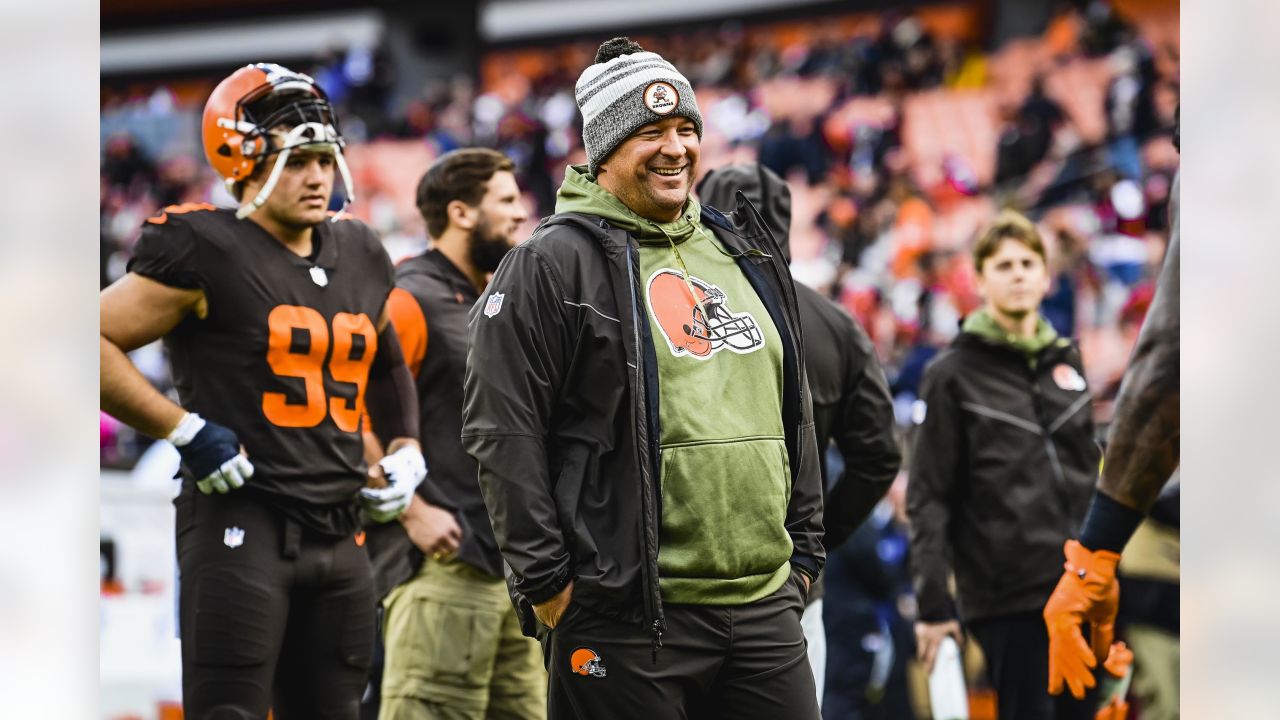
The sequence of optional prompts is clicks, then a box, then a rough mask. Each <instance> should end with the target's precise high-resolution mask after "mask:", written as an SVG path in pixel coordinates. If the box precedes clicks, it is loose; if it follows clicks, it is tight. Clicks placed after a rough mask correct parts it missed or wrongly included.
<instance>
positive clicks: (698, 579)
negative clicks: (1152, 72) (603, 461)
mask: <svg viewBox="0 0 1280 720" xmlns="http://www.w3.org/2000/svg"><path fill="white" fill-rule="evenodd" d="M556 212H577V213H584V214H589V215H595V216H598V217H601V218H604V219H605V220H606V221H608V222H609V223H610V224H612V225H614V226H615V227H618V228H621V229H623V230H626V231H627V232H628V233H629V234H630V235H631V236H632V237H633V238H635V239H636V241H637V242H638V243H639V256H640V271H641V272H640V284H641V295H642V296H643V299H644V304H645V308H646V310H647V312H646V315H647V316H648V319H649V327H650V330H651V331H652V336H653V342H654V345H655V347H654V350H655V354H656V356H657V358H658V387H659V395H660V397H659V399H658V408H659V417H660V419H661V425H662V435H661V445H660V446H661V486H662V519H661V525H662V532H661V539H660V548H659V552H658V571H659V586H660V587H661V590H662V599H663V600H664V601H665V602H670V603H690V604H697V605H737V604H742V603H749V602H754V601H756V600H759V599H761V598H763V597H766V596H768V595H769V594H771V593H773V592H774V591H775V590H777V589H778V588H779V587H781V586H782V584H783V583H784V582H786V580H787V576H788V574H789V572H790V564H789V562H788V560H789V559H790V557H791V550H792V544H791V538H790V536H789V535H788V534H787V530H786V526H785V520H786V514H787V504H788V501H789V499H790V497H791V471H790V464H789V460H788V457H787V447H786V437H785V431H784V429H783V425H782V391H783V374H782V367H783V365H782V364H783V350H782V340H781V337H780V336H779V334H778V331H777V328H775V327H774V325H773V322H772V320H771V319H770V317H769V313H768V311H767V310H766V309H765V307H764V304H763V303H762V302H761V301H760V298H759V297H758V296H757V295H756V293H755V291H754V290H753V289H752V287H751V285H750V283H749V282H748V280H747V278H746V276H744V275H743V274H742V271H741V270H740V269H739V268H738V265H737V262H736V261H735V260H734V256H733V255H732V254H730V253H729V252H728V251H727V250H725V249H724V248H723V247H721V245H720V243H719V241H717V240H716V239H715V237H714V236H713V235H712V234H711V232H710V231H709V230H707V229H706V228H705V227H703V226H702V224H701V222H700V221H699V217H700V214H701V208H700V206H699V205H698V202H697V201H696V200H694V199H693V198H690V199H689V202H688V204H687V205H686V206H685V209H684V213H683V214H682V215H681V216H680V217H679V218H678V219H676V220H675V221H673V222H670V223H656V222H653V221H651V220H647V219H645V218H642V217H640V216H639V215H636V214H635V213H633V212H632V211H631V210H630V209H628V208H627V207H626V206H625V205H623V204H622V202H621V201H620V200H618V199H617V198H616V197H614V195H613V194H611V193H610V192H608V191H607V190H605V189H604V188H602V187H600V186H599V185H597V184H596V183H595V180H594V178H592V177H591V176H589V175H587V174H586V168H585V167H571V168H569V169H568V170H567V171H566V173H565V181H564V184H563V185H561V187H560V191H559V193H558V195H557V198H556Z"/></svg>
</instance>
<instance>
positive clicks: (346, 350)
mask: <svg viewBox="0 0 1280 720" xmlns="http://www.w3.org/2000/svg"><path fill="white" fill-rule="evenodd" d="M357 337H362V338H364V342H363V343H362V345H363V348H361V347H360V345H358V344H357V343H356V338H357ZM377 351H378V333H377V331H376V330H374V329H373V323H372V322H369V316H368V315H365V314H364V313H361V314H359V315H352V314H350V313H338V314H337V315H334V316H333V359H332V360H330V361H329V374H330V375H332V376H333V379H334V380H337V381H338V382H341V383H351V384H352V385H355V386H356V398H355V402H354V403H351V404H348V403H350V401H349V400H348V399H346V398H340V397H335V398H329V414H330V415H332V416H333V422H334V423H335V424H336V425H337V426H338V427H339V428H342V430H344V431H346V432H356V431H357V430H359V429H360V416H361V415H363V414H364V388H365V385H366V384H367V383H368V382H369V365H370V363H372V362H373V354H374V353H375V352H377Z"/></svg>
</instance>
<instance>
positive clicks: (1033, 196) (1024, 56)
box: [101, 0, 1178, 464]
mask: <svg viewBox="0 0 1280 720" xmlns="http://www.w3.org/2000/svg"><path fill="white" fill-rule="evenodd" d="M1129 4H1136V5H1137V6H1138V7H1140V8H1145V7H1148V6H1156V5H1157V4H1155V3H1142V2H1138V3H1129ZM1120 5H1124V3H1118V2H1117V3H1115V4H1113V3H1112V2H1108V1H1107V0H1087V1H1084V2H1072V3H1065V4H1063V5H1062V6H1061V8H1060V12H1059V13H1058V14H1057V15H1056V16H1055V17H1054V18H1053V19H1052V20H1051V22H1050V23H1049V25H1048V27H1047V29H1046V30H1045V32H1044V33H1043V34H1042V35H1041V36H1039V37H1031V38H1018V39H1014V40H1012V41H1009V42H1007V43H1005V44H1004V45H1002V46H1001V47H998V48H995V49H994V50H984V49H983V47H982V46H981V44H980V40H979V38H980V33H979V32H978V25H979V22H980V18H979V16H978V15H977V14H976V11H975V10H974V9H973V8H971V7H968V6H954V5H941V6H937V7H933V6H923V7H921V8H918V9H917V10H915V11H913V12H896V11H891V12H887V13H881V14H871V15H856V16H837V17H825V18H814V19H809V20H797V21H788V22H773V23H766V24H760V25H743V24H740V23H736V22H725V23H723V24H720V25H718V26H711V27H703V28H699V29H692V30H689V31H688V32H685V33H677V34H670V35H664V36H662V37H645V36H643V35H638V36H637V38H636V39H637V40H639V41H640V42H641V43H642V44H644V45H645V46H646V47H650V48H652V49H654V50H656V51H658V52H660V53H662V54H663V55H664V56H665V57H667V58H669V59H671V60H672V62H673V63H675V64H676V66H677V67H680V68H682V69H683V70H684V72H685V73H687V74H688V75H689V78H690V80H691V81H692V83H693V85H694V87H695V88H696V90H697V92H698V100H699V103H700V105H701V107H702V111H703V114H704V116H705V117H706V118H707V136H706V137H705V138H704V140H703V151H702V162H701V166H702V167H701V169H702V171H703V172H705V171H706V170H708V169H711V168H714V167H717V166H720V165H723V164H726V163H729V162H735V161H752V160H759V161H760V162H761V163H763V164H765V165H767V166H768V167H770V168H772V169H773V170H775V171H777V172H778V173H779V174H781V175H783V176H784V177H786V178H788V180H789V182H790V184H791V186H792V192H793V195H794V198H795V199H794V206H795V207H794V210H793V214H794V222H793V226H792V227H793V231H792V232H793V235H792V239H791V245H792V248H793V255H794V258H795V263H794V271H795V274H796V277H797V278H798V279H799V280H801V281H803V282H806V283H809V284H811V285H814V286H816V287H819V288H821V289H823V290H825V291H827V292H829V293H830V294H831V295H832V297H834V298H836V299H837V300H839V301H840V302H841V303H842V304H844V305H845V307H847V308H848V309H849V310H850V312H851V313H853V314H854V315H855V316H856V317H857V318H858V319H859V320H860V321H861V322H862V324H863V326H864V327H866V329H867V330H868V332H869V333H870V334H871V336H872V338H873V340H874V341H875V343H876V346H877V348H878V350H879V352H880V354H881V356H882V360H883V361H884V363H885V366H886V368H888V369H889V372H890V373H891V377H890V381H891V382H892V384H893V389H894V392H895V393H896V394H897V395H898V396H899V398H900V399H901V407H903V408H904V410H905V408H909V407H910V404H911V401H912V400H913V399H914V393H915V392H916V386H917V383H918V381H919V378H920V373H921V371H922V369H923V367H924V365H925V363H927V361H928V360H929V358H930V357H932V355H933V353H934V352H936V350H937V349H938V348H940V347H941V346H943V345H945V344H946V342H947V341H948V340H949V339H950V338H951V337H952V336H953V335H954V334H955V333H956V331H957V326H958V325H957V324H958V319H959V318H960V317H962V316H963V315H964V314H966V313H968V312H969V311H971V310H972V309H974V308H975V307H977V305H978V304H979V302H980V299H979V298H978V297H977V295H976V291H975V289H974V282H973V270H972V267H971V263H970V261H969V257H968V252H967V250H968V245H969V243H970V242H971V240H972V238H973V236H974V234H975V233H976V231H977V229H978V227H979V226H980V225H981V224H982V223H983V222H984V221H985V220H987V219H989V218H990V217H992V216H993V215H994V213H995V211H996V210H997V209H999V208H1000V207H1004V206H1013V207H1017V208H1019V209H1022V210H1023V211H1025V212H1027V213H1029V214H1030V216H1031V217H1032V218H1033V219H1035V220H1036V221H1037V222H1038V223H1039V224H1040V226H1041V228H1042V231H1043V232H1044V234H1045V236H1046V240H1047V242H1048V244H1049V249H1050V256H1051V261H1052V264H1053V268H1052V270H1053V274H1054V278H1055V281H1054V288H1053V290H1052V293H1051V296H1050V297H1049V298H1048V299H1047V300H1046V303H1045V314H1046V315H1047V316H1048V317H1049V318H1050V319H1051V321H1052V322H1053V323H1054V325H1055V326H1056V327H1057V329H1058V331H1059V332H1061V333H1063V334H1065V335H1071V336H1075V337H1078V338H1080V339H1081V343H1082V346H1083V348H1084V352H1085V361H1086V362H1085V364H1086V368H1087V369H1088V373H1089V376H1090V377H1089V379H1090V380H1091V381H1092V383H1093V385H1094V386H1095V387H1100V388H1101V387H1106V386H1108V385H1111V384H1113V383H1114V381H1116V380H1117V379H1118V377H1119V374H1120V372H1121V370H1122V368H1123V363H1124V360H1125V358H1126V357H1127V354H1128V350H1129V347H1130V345H1131V342H1132V340H1133V336H1134V334H1135V333H1136V328H1137V327H1138V325H1139V324H1140V323H1141V320H1142V317H1143V315H1144V312H1145V309H1146V306H1147V304H1148V303H1149V302H1150V299H1151V293H1152V287H1151V282H1152V278H1153V277H1154V274H1155V271H1156V270H1157V269H1158V268H1157V266H1158V263H1159V261H1160V258H1161V257H1162V253H1163V248H1164V244H1165V242H1166V239H1167V227H1166V224H1167V223H1166V209H1167V202H1168V196H1169V190H1170V188H1171V184H1172V176H1173V172H1174V171H1175V169H1176V167H1177V155H1176V153H1175V152H1174V150H1173V147H1172V144H1171V141H1170V131H1171V129H1172V125H1173V121H1174V112H1175V108H1176V106H1177V97H1178V29H1177V8H1176V5H1174V6H1173V7H1172V13H1168V12H1164V13H1161V12H1147V13H1145V14H1144V15H1142V16H1139V17H1126V16H1125V15H1124V14H1123V13H1122V12H1121V10H1120V9H1118V6H1120ZM599 40H600V38H595V37H592V38H584V39H582V40H581V41H577V42H572V43H567V44H565V43H561V44H557V45H554V46H540V47H529V48H522V49H504V50H496V51H492V52H488V53H486V54H485V55H484V57H483V58H482V62H481V67H480V72H479V77H478V80H476V79H472V78H469V77H454V78H437V79H432V80H428V81H425V82H424V85H423V90H422V92H421V95H420V96H419V97H416V98H413V99H411V100H409V101H408V102H407V103H406V104H404V105H403V107H400V108H393V107H390V105H389V97H390V95H389V92H388V87H389V85H390V83H389V78H390V77H391V75H392V73H393V71H394V69H393V68H391V67H389V63H388V60H387V59H386V58H385V57H384V56H383V53H382V52H381V51H380V50H379V49H377V48H373V49H369V48H349V49H345V50H342V49H332V50H330V51H327V52H325V53H324V54H323V56H322V57H319V58H317V59H316V60H315V62H314V63H313V65H312V66H310V67H306V68H305V69H306V70H307V71H309V72H310V73H311V74H312V75H313V76H314V77H315V78H317V80H318V81H319V82H320V83H321V85H322V86H323V87H325V88H326V90H327V91H328V93H329V94H330V97H331V99H332V100H333V102H334V103H335V105H337V107H338V108H339V114H340V117H341V118H342V121H343V124H344V125H343V131H344V134H345V135H346V137H347V138H348V140H349V141H350V143H351V145H352V147H351V149H350V152H349V158H350V160H351V164H352V167H353V171H354V172H355V175H356V181H355V182H356V189H357V195H358V197H357V200H358V202H356V203H355V204H354V205H353V206H352V208H351V209H352V210H353V211H354V212H355V213H356V214H357V215H359V216H361V217H362V218H364V219H365V220H367V221H369V222H370V223H371V224H373V225H374V227H375V228H376V229H377V230H379V232H381V233H382V235H383V238H384V241H385V242H386V243H387V246H388V250H389V252H391V254H392V256H393V257H402V256H404V255H407V254H409V253H411V252H413V251H415V250H416V249H418V248H421V247H422V246H423V245H424V244H425V243H426V238H425V231H424V228H423V226H422V223H421V220H420V219H419V217H418V214H417V211H416V209H415V208H414V206H413V188H414V186H415V185H416V182H417V179H418V177H419V176H420V175H421V173H422V171H423V170H424V169H425V168H426V167H427V165H428V164H429V163H430V161H431V159H432V158H433V157H435V156H437V155H438V154H440V153H442V152H445V151H448V150H450V149H453V148H456V147H462V146H467V145H486V146H491V147H496V148H498V149H500V150H502V151H503V152H505V153H506V154H508V155H509V156H510V157H511V158H512V159H513V160H515V162H516V164H517V167H518V168H519V180H520V182H521V187H522V188H523V189H524V190H525V192H526V193H527V201H528V202H529V204H530V207H531V209H533V210H534V211H535V212H534V217H535V218H536V217H540V216H544V215H547V214H550V213H551V212H553V207H554V196H555V190H556V188H557V187H558V186H559V184H560V181H561V179H562V177H563V172H564V167H565V165H567V164H570V163H579V162H584V161H585V159H584V157H585V156H584V154H583V151H582V140H581V116H580V114H579V113H578V111H577V108H576V106H575V104H574V100H573V94H572V88H573V83H574V81H575V80H576V78H577V75H578V74H579V73H580V72H581V69H582V68H584V67H586V66H587V65H588V64H589V63H590V60H591V54H592V53H593V52H594V49H595V47H596V45H597V44H598V42H599ZM299 69H303V68H299ZM213 82H214V80H213V79H208V80H195V81H192V82H190V83H186V84H174V85H171V86H169V85H167V86H152V87H146V88H143V89H138V88H124V89H120V88H111V87H104V89H103V121H102V139H103V142H102V152H103V155H102V172H101V181H102V182H101V243H102V245H101V251H102V252H101V257H102V277H101V282H102V284H103V285H104V286H105V285H106V284H109V283H110V282H112V281H113V280H115V279H116V278H118V277H120V275H121V274H122V273H123V272H124V269H125V265H126V263H127V260H128V256H129V249H130V247H131V245H132V243H133V242H134V241H135V240H136V238H137V235H138V232H139V228H140V226H141V224H142V221H143V220H144V219H145V218H146V217H147V216H148V215H150V214H151V213H153V212H155V211H156V210H157V209H159V208H161V207H163V206H165V205H169V204H174V203H182V202H210V201H211V202H214V203H220V204H231V198H230V197H229V196H228V195H227V194H226V193H225V191H224V190H223V188H222V187H221V186H220V184H219V183H218V182H217V180H216V178H215V177H214V176H213V174H212V173H211V172H210V171H209V170H208V168H207V165H206V163H205V162H204V160H203V158H202V157H201V156H200V154H199V152H200V151H199V145H198V140H197V139H198V134H199V112H200V110H201V107H202V104H203V99H204V97H205V96H206V95H207V93H208V91H209V89H211V87H212V83H213ZM532 224H533V222H532V221H531V225H530V229H532ZM142 352H143V354H152V353H158V352H159V350H158V349H155V348H149V349H146V350H144V351H142ZM146 366H147V367H151V368H153V371H154V374H153V377H152V379H153V380H155V381H156V382H157V383H158V384H161V385H162V386H163V385H164V384H165V383H166V382H167V381H166V379H165V368H164V363H163V362H160V361H155V362H150V363H147V365H146ZM1100 399H1102V400H1104V401H1105V400H1106V399H1107V398H1106V393H1103V394H1102V396H1101V398H1100ZM1099 408H1100V410H1099V413H1100V417H1099V420H1101V421H1103V422H1105V421H1106V419H1107V405H1106V403H1105V402H1103V403H1102V404H1100V405H1099ZM904 421H905V415H904ZM103 441H104V446H103V461H104V463H109V464H116V463H124V464H128V462H129V461H130V458H132V457H134V456H136V453H137V450H138V445H139V443H145V441H142V440H139V439H137V438H134V437H133V436H132V434H131V433H129V432H128V431H127V430H124V429H119V428H114V429H112V431H111V432H108V431H107V429H105V428H104V433H103Z"/></svg>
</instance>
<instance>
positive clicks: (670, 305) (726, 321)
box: [646, 268, 764, 360]
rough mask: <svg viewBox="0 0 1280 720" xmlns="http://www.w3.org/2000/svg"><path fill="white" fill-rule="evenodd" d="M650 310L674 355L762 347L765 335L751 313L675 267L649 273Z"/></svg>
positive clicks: (704, 355) (747, 350)
mask: <svg viewBox="0 0 1280 720" xmlns="http://www.w3.org/2000/svg"><path fill="white" fill-rule="evenodd" d="M646 292H647V293H648V294H649V312H651V313H653V317H654V319H655V320H657V321H658V327H659V328H660V329H661V330H662V336H663V338H665V339H666V341H667V346H668V347H669V348H671V354H672V355H675V356H676V357H685V356H688V357H693V358H697V359H699V360H706V359H708V358H710V357H711V356H713V355H715V354H716V353H717V352H719V351H720V350H724V349H728V350H730V351H732V352H735V353H739V354H746V353H750V352H755V351H756V350H759V349H760V348H762V347H764V335H763V334H762V333H761V332H760V326H759V325H758V324H757V323H756V319H755V317H754V316H752V315H751V313H747V312H741V313H735V312H733V311H732V310H731V309H730V308H729V297H728V296H727V295H725V293H724V292H723V291H722V290H721V289H720V288H718V287H716V286H715V285H712V284H711V283H708V282H705V281H703V280H699V279H698V278H696V277H694V276H692V275H690V276H689V278H688V281H687V282H686V281H685V278H684V276H683V275H681V273H680V272H679V271H678V270H673V269H671V268H662V269H661V270H658V271H657V272H655V273H654V274H653V275H651V276H650V277H649V284H648V287H647V288H646Z"/></svg>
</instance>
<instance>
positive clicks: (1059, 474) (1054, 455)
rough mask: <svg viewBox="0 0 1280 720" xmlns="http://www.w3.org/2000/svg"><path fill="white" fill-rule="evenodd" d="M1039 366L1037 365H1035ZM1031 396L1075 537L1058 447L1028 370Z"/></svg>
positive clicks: (1069, 529) (1033, 376)
mask: <svg viewBox="0 0 1280 720" xmlns="http://www.w3.org/2000/svg"><path fill="white" fill-rule="evenodd" d="M1037 364H1039V363H1037ZM1028 370H1029V371H1030V379H1031V396H1032V398H1033V401H1034V402H1035V411H1036V422H1038V423H1040V435H1041V437H1043V438H1044V450H1045V453H1046V454H1048V456H1049V468H1050V469H1051V470H1052V471H1053V481H1054V486H1055V487H1056V489H1057V491H1058V502H1060V503H1061V504H1062V509H1063V515H1064V516H1065V517H1066V519H1067V535H1068V537H1075V536H1076V535H1077V534H1079V531H1078V528H1076V523H1075V521H1074V520H1072V519H1071V517H1072V515H1071V498H1070V497H1069V496H1068V494H1067V476H1066V473H1064V472H1063V471H1062V462H1061V461H1060V460H1059V459H1058V447H1057V445H1054V443H1053V433H1051V432H1050V431H1049V426H1048V425H1046V424H1045V421H1044V396H1043V394H1042V392H1041V390H1040V383H1039V382H1038V381H1037V380H1038V378H1037V377H1036V371H1035V370H1030V368H1028Z"/></svg>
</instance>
